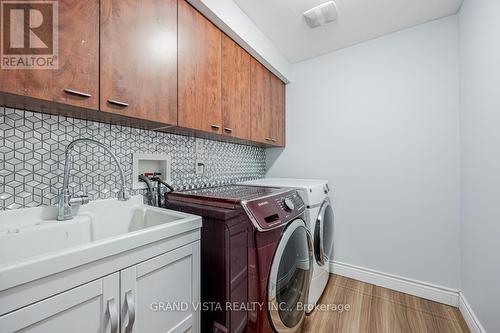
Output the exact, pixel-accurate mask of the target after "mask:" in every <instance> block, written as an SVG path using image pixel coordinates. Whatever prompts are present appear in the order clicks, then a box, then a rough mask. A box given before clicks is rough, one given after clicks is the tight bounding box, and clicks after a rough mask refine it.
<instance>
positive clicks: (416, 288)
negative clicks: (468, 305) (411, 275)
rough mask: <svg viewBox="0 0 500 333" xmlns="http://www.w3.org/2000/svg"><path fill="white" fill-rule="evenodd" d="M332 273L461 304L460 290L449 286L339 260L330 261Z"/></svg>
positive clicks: (424, 296)
mask: <svg viewBox="0 0 500 333" xmlns="http://www.w3.org/2000/svg"><path fill="white" fill-rule="evenodd" d="M330 273H334V274H338V275H342V276H345V277H349V278H352V279H355V280H359V281H362V282H366V283H370V284H374V285H376V286H380V287H384V288H387V289H392V290H396V291H400V292H403V293H405V294H410V295H414V296H418V297H422V298H425V299H428V300H431V301H435V302H439V303H443V304H447V305H451V306H455V307H458V305H459V298H460V292H459V291H458V290H455V289H451V288H447V287H442V286H438V285H433V284H430V283H426V282H421V281H417V280H413V279H407V278H404V277H401V276H397V275H392V274H387V273H383V272H378V271H375V270H372V269H368V268H364V267H358V266H354V265H350V264H345V263H341V262H338V261H331V262H330ZM464 317H465V316H464Z"/></svg>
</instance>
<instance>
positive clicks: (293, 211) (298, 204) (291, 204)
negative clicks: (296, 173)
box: [242, 190, 305, 230]
mask: <svg viewBox="0 0 500 333" xmlns="http://www.w3.org/2000/svg"><path fill="white" fill-rule="evenodd" d="M242 206H243V208H244V209H245V210H246V212H247V214H248V215H249V216H250V218H251V219H252V222H253V223H254V224H255V225H256V227H257V228H258V229H259V230H266V229H273V228H276V227H278V226H280V225H283V224H286V223H288V222H290V221H292V220H293V219H294V218H295V217H297V216H298V215H300V214H302V213H303V212H304V210H305V204H304V201H302V199H301V198H300V196H299V195H298V193H297V191H296V190H287V191H284V192H283V193H279V194H277V195H272V196H268V197H264V198H258V199H254V200H251V201H248V202H242Z"/></svg>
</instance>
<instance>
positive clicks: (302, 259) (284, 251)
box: [268, 219, 313, 332]
mask: <svg viewBox="0 0 500 333" xmlns="http://www.w3.org/2000/svg"><path fill="white" fill-rule="evenodd" d="M312 267H313V248H312V240H311V235H310V233H309V232H308V231H307V227H306V224H305V222H304V221H302V220H300V219H297V220H295V221H293V222H292V223H291V224H290V225H289V226H288V227H287V228H286V229H285V231H284V232H283V235H282V236H281V240H280V242H279V244H278V248H277V250H276V252H275V254H274V258H273V263H272V266H271V272H270V275H269V282H268V315H269V320H270V322H271V324H272V326H273V328H274V330H275V331H277V332H297V331H299V330H300V329H301V326H302V322H303V320H304V317H305V304H306V303H307V297H308V292H309V284H310V280H311V272H312Z"/></svg>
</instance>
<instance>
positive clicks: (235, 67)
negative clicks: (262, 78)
mask: <svg viewBox="0 0 500 333" xmlns="http://www.w3.org/2000/svg"><path fill="white" fill-rule="evenodd" d="M250 61H251V56H250V55H249V54H248V53H247V52H246V51H245V50H244V49H243V48H241V47H240V46H239V45H238V44H236V43H235V42H234V41H233V40H232V39H231V38H229V37H228V36H226V35H223V36H222V126H223V127H224V128H223V132H224V134H226V135H230V136H234V137H237V138H240V139H248V140H249V139H250V138H251V137H250V119H251V117H250Z"/></svg>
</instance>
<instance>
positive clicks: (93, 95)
mask: <svg viewBox="0 0 500 333" xmlns="http://www.w3.org/2000/svg"><path fill="white" fill-rule="evenodd" d="M58 6H59V10H58V12H59V15H58V25H57V26H56V32H57V33H56V34H54V35H53V37H54V39H53V41H54V42H57V43H58V47H57V49H58V55H57V59H58V66H57V68H56V69H1V70H0V91H1V92H3V93H9V94H14V95H21V96H27V97H32V98H36V99H40V100H45V101H50V102H57V103H63V104H66V105H72V106H77V107H83V108H90V109H97V108H98V107H99V90H98V89H99V0H59V1H58ZM20 29H22V27H20ZM27 56H30V55H27Z"/></svg>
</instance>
